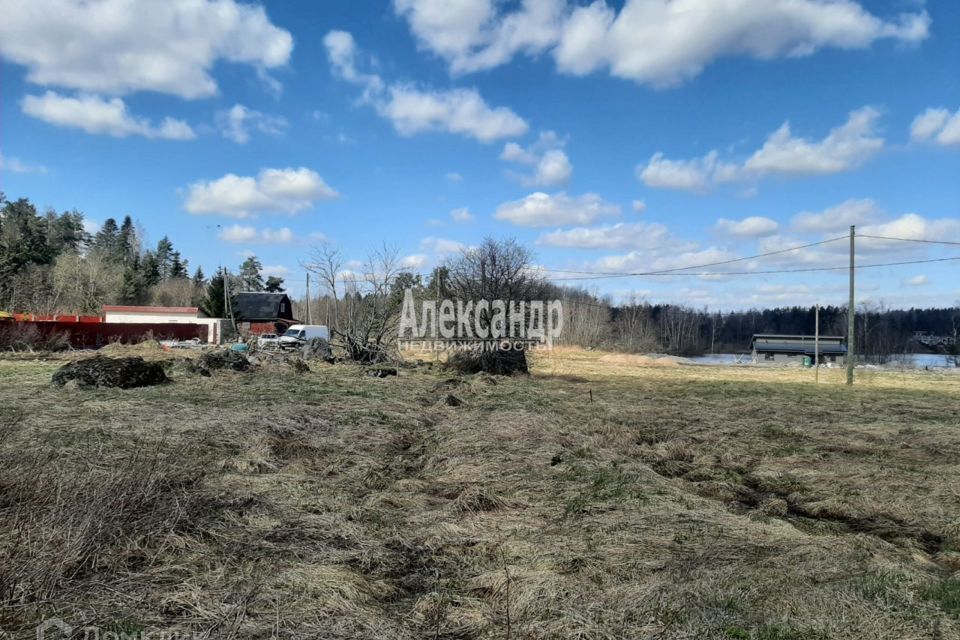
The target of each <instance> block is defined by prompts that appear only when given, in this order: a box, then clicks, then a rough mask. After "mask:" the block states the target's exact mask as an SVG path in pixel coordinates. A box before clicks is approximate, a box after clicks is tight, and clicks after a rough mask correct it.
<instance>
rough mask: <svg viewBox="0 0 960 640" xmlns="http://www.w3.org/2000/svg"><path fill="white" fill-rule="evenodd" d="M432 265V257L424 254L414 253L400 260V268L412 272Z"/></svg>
mask: <svg viewBox="0 0 960 640" xmlns="http://www.w3.org/2000/svg"><path fill="white" fill-rule="evenodd" d="M429 263H430V257H429V256H426V255H424V254H422V253H413V254H411V255H409V256H404V257H403V258H401V259H400V266H401V267H402V268H404V269H410V270H411V271H419V270H420V269H423V268H424V267H425V266H427V264H429Z"/></svg>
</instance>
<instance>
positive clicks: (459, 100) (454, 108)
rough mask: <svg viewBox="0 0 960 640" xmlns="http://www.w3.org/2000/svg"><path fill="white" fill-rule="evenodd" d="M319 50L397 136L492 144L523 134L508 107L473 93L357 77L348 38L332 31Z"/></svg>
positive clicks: (354, 53) (521, 124)
mask: <svg viewBox="0 0 960 640" xmlns="http://www.w3.org/2000/svg"><path fill="white" fill-rule="evenodd" d="M324 44H325V45H326V48H327V56H328V58H329V60H330V64H331V67H332V68H333V71H334V74H335V75H337V76H338V77H339V78H341V79H343V80H345V81H347V82H351V83H353V84H357V85H359V86H362V87H363V89H364V92H363V98H362V99H363V102H365V103H366V104H369V105H371V106H373V107H374V109H376V111H377V113H379V114H380V115H381V116H382V117H384V118H386V119H388V120H390V122H391V123H392V124H393V127H394V129H396V130H397V132H398V133H399V134H400V135H403V136H412V135H415V134H418V133H423V132H427V131H445V132H448V133H456V134H460V135H464V136H468V137H471V138H475V139H477V140H479V141H481V142H492V141H494V140H498V139H501V138H507V137H512V136H519V135H523V134H524V133H526V132H527V129H528V125H527V123H526V122H525V121H524V120H523V118H521V117H520V116H518V115H517V114H516V113H514V112H513V111H511V110H510V109H508V108H507V107H491V106H490V105H488V104H487V103H486V101H485V100H484V99H483V98H482V97H481V96H480V93H479V92H478V91H477V90H476V89H464V88H460V89H449V90H446V91H438V90H433V89H420V88H417V87H415V86H413V85H410V84H399V83H397V84H392V85H389V86H387V84H386V83H385V82H384V81H383V80H382V79H381V78H380V76H378V75H376V74H371V73H361V72H360V71H358V70H357V58H358V56H359V52H358V50H357V47H356V44H355V42H354V40H353V36H351V35H350V34H349V33H347V32H345V31H331V32H330V33H328V34H327V36H326V37H325V38H324Z"/></svg>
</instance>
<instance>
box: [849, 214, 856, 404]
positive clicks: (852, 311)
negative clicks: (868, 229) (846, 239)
mask: <svg viewBox="0 0 960 640" xmlns="http://www.w3.org/2000/svg"><path fill="white" fill-rule="evenodd" d="M856 237H857V227H856V226H855V225H850V300H849V301H848V302H847V386H850V385H852V384H853V363H854V359H855V358H854V354H855V353H856V345H855V344H854V342H855V341H854V336H853V333H854V331H855V330H856V319H857V307H856V303H855V300H854V291H855V289H854V272H855V270H856V266H857V265H856V262H855V261H854V255H855V253H856Z"/></svg>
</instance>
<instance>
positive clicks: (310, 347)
mask: <svg viewBox="0 0 960 640" xmlns="http://www.w3.org/2000/svg"><path fill="white" fill-rule="evenodd" d="M300 351H301V353H302V355H303V359H304V360H323V361H324V362H329V363H331V364H333V362H335V358H334V357H333V351H332V350H331V349H330V343H329V342H327V341H326V340H324V339H323V338H311V339H309V340H307V341H306V342H305V343H304V345H303V347H301V349H300Z"/></svg>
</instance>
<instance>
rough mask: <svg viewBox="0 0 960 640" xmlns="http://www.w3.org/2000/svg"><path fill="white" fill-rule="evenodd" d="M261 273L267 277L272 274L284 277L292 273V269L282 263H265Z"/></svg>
mask: <svg viewBox="0 0 960 640" xmlns="http://www.w3.org/2000/svg"><path fill="white" fill-rule="evenodd" d="M260 273H262V274H263V277H265V278H269V277H270V276H276V277H278V278H283V277H286V276H287V275H288V274H289V273H290V269H289V268H288V267H285V266H283V265H282V264H265V265H263V269H261V270H260Z"/></svg>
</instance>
